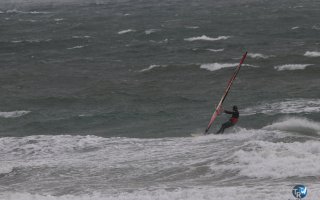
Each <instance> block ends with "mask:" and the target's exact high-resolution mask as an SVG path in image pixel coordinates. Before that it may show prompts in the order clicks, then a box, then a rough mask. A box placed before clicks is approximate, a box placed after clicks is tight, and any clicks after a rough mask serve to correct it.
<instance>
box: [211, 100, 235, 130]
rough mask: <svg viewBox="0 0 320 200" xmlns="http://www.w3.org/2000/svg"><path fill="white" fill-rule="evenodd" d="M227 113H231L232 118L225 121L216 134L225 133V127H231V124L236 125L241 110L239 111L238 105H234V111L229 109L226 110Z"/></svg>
mask: <svg viewBox="0 0 320 200" xmlns="http://www.w3.org/2000/svg"><path fill="white" fill-rule="evenodd" d="M224 112H225V113H227V114H231V115H232V116H231V118H230V119H229V121H227V122H225V123H224V124H222V126H221V128H220V129H219V131H218V132H217V133H216V134H219V133H221V134H222V133H223V132H224V129H226V128H229V127H231V126H234V125H235V124H236V123H237V122H238V119H239V111H238V107H237V106H233V107H232V111H228V110H224Z"/></svg>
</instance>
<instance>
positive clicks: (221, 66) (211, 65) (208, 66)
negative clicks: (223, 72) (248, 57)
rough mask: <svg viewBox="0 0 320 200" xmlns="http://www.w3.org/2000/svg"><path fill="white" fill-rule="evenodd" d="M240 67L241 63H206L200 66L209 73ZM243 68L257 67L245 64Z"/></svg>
mask: <svg viewBox="0 0 320 200" xmlns="http://www.w3.org/2000/svg"><path fill="white" fill-rule="evenodd" d="M238 65H239V63H206V64H202V65H200V68H201V69H206V70H209V71H217V70H220V69H224V68H230V67H236V66H238ZM242 66H249V67H257V66H254V65H249V64H243V65H242Z"/></svg>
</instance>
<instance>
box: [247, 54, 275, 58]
mask: <svg viewBox="0 0 320 200" xmlns="http://www.w3.org/2000/svg"><path fill="white" fill-rule="evenodd" d="M248 57H250V58H257V59H267V58H269V57H270V56H267V55H263V54H261V53H248Z"/></svg>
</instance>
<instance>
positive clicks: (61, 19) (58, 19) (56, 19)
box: [54, 18, 64, 22]
mask: <svg viewBox="0 0 320 200" xmlns="http://www.w3.org/2000/svg"><path fill="white" fill-rule="evenodd" d="M63 20H64V19H63V18H55V19H54V21H55V22H61V21H63Z"/></svg>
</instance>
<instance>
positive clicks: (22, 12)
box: [6, 9, 50, 14]
mask: <svg viewBox="0 0 320 200" xmlns="http://www.w3.org/2000/svg"><path fill="white" fill-rule="evenodd" d="M6 13H21V14H49V13H50V12H43V11H27V12H26V11H20V10H17V9H12V10H7V11H6Z"/></svg>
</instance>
